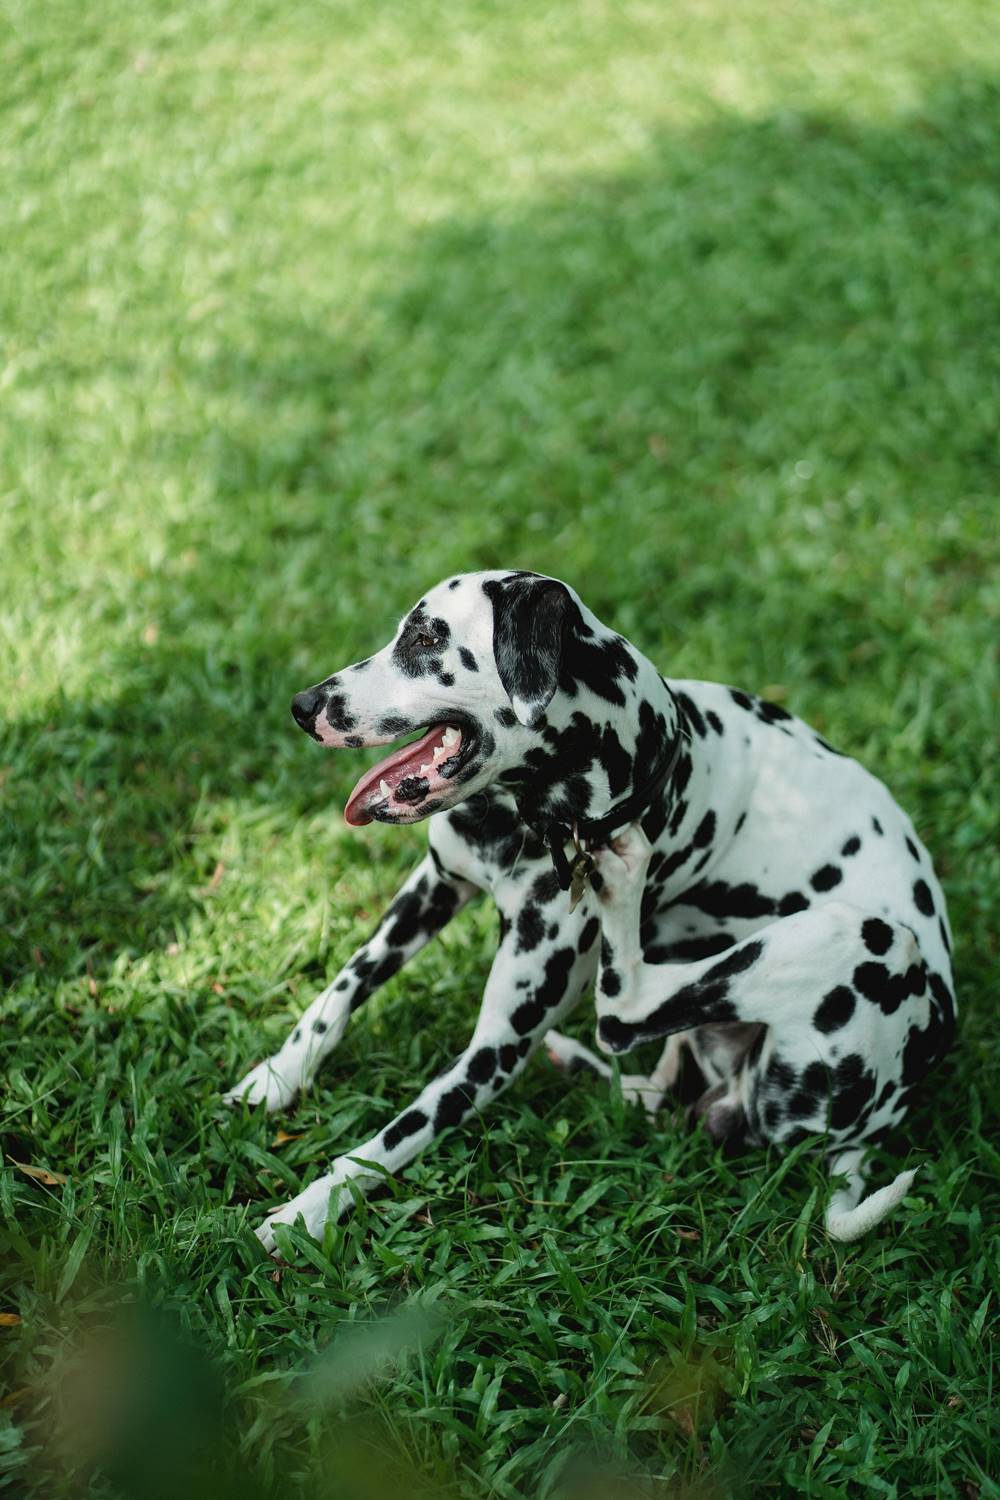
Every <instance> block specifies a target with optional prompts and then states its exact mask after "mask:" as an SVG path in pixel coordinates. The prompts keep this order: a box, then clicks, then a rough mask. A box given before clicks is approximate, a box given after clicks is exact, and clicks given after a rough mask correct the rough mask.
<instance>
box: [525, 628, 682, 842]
mask: <svg viewBox="0 0 1000 1500" xmlns="http://www.w3.org/2000/svg"><path fill="white" fill-rule="evenodd" d="M581 619H582V622H583V626H584V629H585V631H586V632H589V633H588V634H587V635H586V637H585V639H586V642H587V644H588V645H590V646H593V645H595V644H596V645H603V644H604V643H605V642H607V643H613V647H612V649H614V650H615V651H617V652H619V653H624V655H625V656H626V657H627V658H628V661H629V662H630V663H631V666H630V667H629V669H628V674H626V673H624V672H619V673H615V674H613V675H609V679H608V684H607V689H606V691H607V692H608V693H610V694H611V695H612V697H614V696H620V697H623V698H624V700H625V701H624V703H622V702H615V701H612V698H606V697H604V696H602V694H601V693H599V692H596V691H594V690H593V688H590V687H588V686H587V685H586V683H585V682H574V681H573V679H572V677H571V676H568V677H567V680H566V683H565V684H561V685H560V688H559V689H558V690H557V692H556V694H555V696H554V697H553V699H552V701H551V702H550V704H549V706H548V708H547V709H546V712H545V717H544V720H543V722H542V723H541V724H540V725H539V732H540V734H541V736H542V738H543V745H542V746H541V747H540V748H539V749H538V750H532V751H529V752H528V753H527V755H526V757H525V761H524V763H523V764H522V765H521V766H518V767H516V768H515V769H514V770H513V771H511V772H508V773H506V774H505V775H504V777H503V778H502V779H503V781H504V783H505V784H506V785H507V786H509V787H510V788H511V790H512V791H513V792H514V795H515V798H516V800H517V804H518V808H519V810H520V812H521V815H522V817H523V818H524V819H525V821H526V822H528V823H530V824H531V825H532V826H533V827H535V828H538V829H539V830H544V829H546V828H547V827H549V826H550V825H553V824H557V825H563V826H564V827H565V828H569V829H572V828H573V827H574V825H578V826H580V827H581V828H583V829H586V826H587V824H594V823H599V822H601V821H602V820H604V819H606V818H607V817H608V815H609V814H613V813H614V811H615V810H616V809H617V808H619V807H622V808H623V809H624V810H625V812H624V816H623V818H622V820H621V823H620V824H615V825H614V826H615V827H623V826H625V824H627V823H629V822H631V821H632V820H633V819H634V818H636V817H638V816H639V815H640V813H641V811H643V810H644V809H645V807H646V806H648V805H649V804H650V803H651V802H652V801H653V800H654V799H655V798H657V797H659V796H662V795H664V793H665V791H667V792H668V791H669V780H670V777H669V775H668V776H666V777H664V776H663V774H662V773H663V772H664V770H667V771H668V772H669V771H671V770H672V769H673V768H674V767H676V766H677V764H678V758H679V757H678V758H675V759H674V760H673V765H671V757H672V756H674V753H675V751H678V752H679V751H680V750H682V749H683V748H685V747H683V746H679V742H678V736H679V735H683V736H684V737H685V739H686V730H685V724H684V716H683V713H682V711H681V707H680V705H679V703H678V702H677V699H676V697H675V696H674V694H673V693H672V692H671V690H670V688H669V687H668V686H667V684H666V683H665V682H664V680H663V678H662V677H661V676H660V674H659V672H658V671H657V670H656V668H655V667H654V666H653V663H652V662H651V661H650V660H649V659H648V657H645V656H643V654H642V652H641V651H638V650H637V649H636V648H635V647H634V646H633V645H632V644H631V643H630V642H628V641H625V640H624V639H623V637H621V636H618V635H616V634H615V633H614V632H613V631H611V630H609V629H608V628H607V626H605V625H602V624H601V622H600V621H599V620H598V619H597V618H596V616H594V615H592V614H591V613H590V611H589V610H587V609H586V608H585V607H582V608H581ZM633 670H634V676H630V675H629V674H631V672H632V671H633ZM574 689H575V690H574ZM665 782H666V784H667V785H666V786H665V785H664V783H665ZM647 794H648V795H647Z"/></svg>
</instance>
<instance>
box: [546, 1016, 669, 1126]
mask: <svg viewBox="0 0 1000 1500" xmlns="http://www.w3.org/2000/svg"><path fill="white" fill-rule="evenodd" d="M544 1045H545V1050H546V1052H547V1053H548V1055H549V1061H550V1062H552V1063H553V1064H554V1066H555V1067H557V1068H563V1069H565V1071H566V1072H567V1073H570V1074H573V1073H581V1072H588V1073H596V1074H597V1076H598V1077H599V1078H603V1079H605V1080H607V1082H609V1083H610V1081H611V1079H612V1078H613V1077H614V1070H613V1069H612V1068H611V1066H610V1065H609V1064H608V1063H606V1062H605V1061H604V1059H603V1058H602V1057H598V1056H597V1053H596V1052H591V1050H590V1048H589V1047H585V1046H584V1045H583V1043H582V1042H577V1041H574V1039H573V1038H572V1037H568V1036H563V1034H562V1032H561V1031H550V1032H547V1033H546V1036H545V1043H544ZM685 1045H686V1043H685V1039H684V1036H683V1035H682V1034H681V1033H679V1032H678V1033H677V1034H676V1035H675V1036H671V1037H668V1038H667V1043H666V1046H665V1047H664V1049H663V1052H662V1053H661V1054H660V1060H659V1062H658V1063H657V1064H656V1067H655V1068H654V1069H653V1071H652V1073H650V1074H649V1076H648V1077H647V1076H646V1075H645V1074H644V1073H623V1074H622V1075H621V1078H620V1083H621V1091H622V1098H623V1099H625V1100H626V1101H627V1102H628V1103H629V1104H641V1105H642V1107H643V1109H645V1110H646V1112H647V1114H650V1115H655V1114H656V1112H657V1110H659V1109H660V1108H662V1105H663V1101H664V1099H665V1097H666V1095H667V1094H668V1093H669V1092H670V1090H671V1089H672V1088H673V1087H674V1085H675V1084H676V1082H677V1079H678V1077H679V1074H680V1069H681V1061H682V1056H683V1051H684V1047H685Z"/></svg>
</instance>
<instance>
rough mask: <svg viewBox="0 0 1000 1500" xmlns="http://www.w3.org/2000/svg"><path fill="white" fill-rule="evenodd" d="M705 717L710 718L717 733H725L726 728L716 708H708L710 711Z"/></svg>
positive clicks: (709, 720)
mask: <svg viewBox="0 0 1000 1500" xmlns="http://www.w3.org/2000/svg"><path fill="white" fill-rule="evenodd" d="M705 718H706V719H707V720H708V722H709V724H711V726H712V728H713V729H714V730H715V732H716V734H724V733H725V730H724V729H723V727H722V720H721V719H720V718H719V715H718V714H717V713H716V712H715V710H714V708H710V709H709V710H708V712H707V713H706V715H705Z"/></svg>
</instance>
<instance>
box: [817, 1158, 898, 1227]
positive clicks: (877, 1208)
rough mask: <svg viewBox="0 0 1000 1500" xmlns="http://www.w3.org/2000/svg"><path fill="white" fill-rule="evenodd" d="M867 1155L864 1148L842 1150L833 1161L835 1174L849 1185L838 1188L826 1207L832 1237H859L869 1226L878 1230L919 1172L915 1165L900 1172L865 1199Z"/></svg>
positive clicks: (833, 1173)
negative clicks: (865, 1160)
mask: <svg viewBox="0 0 1000 1500" xmlns="http://www.w3.org/2000/svg"><path fill="white" fill-rule="evenodd" d="M864 1154H865V1153H864V1151H863V1150H853V1149H852V1150H850V1151H842V1152H840V1154H839V1155H838V1156H835V1157H833V1158H832V1160H831V1162H830V1172H831V1175H832V1176H835V1177H837V1176H844V1177H846V1178H847V1186H846V1187H844V1188H838V1189H837V1191H836V1192H835V1193H834V1194H833V1196H832V1197H831V1199H830V1203H829V1206H828V1208H827V1210H826V1232H827V1234H828V1235H829V1236H830V1238H831V1239H832V1240H843V1241H848V1240H858V1239H860V1238H861V1236H862V1235H863V1234H867V1233H868V1231H869V1229H874V1228H875V1225H876V1224H880V1223H881V1222H882V1220H883V1219H884V1218H885V1216H886V1215H887V1214H890V1213H891V1212H892V1210H893V1209H894V1208H895V1207H896V1205H897V1204H898V1203H901V1202H902V1201H903V1199H904V1198H905V1197H906V1195H907V1193H908V1192H909V1191H910V1183H911V1182H912V1181H913V1179H914V1177H915V1176H916V1175H917V1173H916V1168H915V1167H914V1168H913V1169H911V1170H910V1171H908V1172H900V1174H899V1176H898V1177H895V1178H894V1179H893V1181H892V1182H890V1183H889V1185H888V1186H887V1187H881V1188H877V1189H876V1191H875V1192H874V1193H869V1194H868V1197H867V1198H861V1194H862V1193H863V1192H864V1187H865V1179H864V1175H863V1173H862V1171H861V1163H862V1161H863V1160H864ZM859 1198H861V1201H860V1203H859V1202H858V1199H859Z"/></svg>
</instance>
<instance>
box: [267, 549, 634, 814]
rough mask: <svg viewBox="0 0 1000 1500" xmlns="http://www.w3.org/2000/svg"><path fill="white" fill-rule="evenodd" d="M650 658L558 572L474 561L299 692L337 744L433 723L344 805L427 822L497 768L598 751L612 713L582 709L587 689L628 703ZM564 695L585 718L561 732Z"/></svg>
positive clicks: (309, 728) (302, 705)
mask: <svg viewBox="0 0 1000 1500" xmlns="http://www.w3.org/2000/svg"><path fill="white" fill-rule="evenodd" d="M638 660H639V658H638V653H635V652H633V651H632V650H631V648H630V647H629V646H628V644H627V643H626V642H625V641H623V640H622V638H621V637H620V636H616V635H614V634H613V633H612V632H610V631H607V630H606V629H605V628H604V627H603V626H601V625H600V623H599V622H598V621H597V620H596V619H595V618H594V616H592V615H591V614H590V613H589V611H586V610H584V608H583V606H582V605H581V603H580V600H579V599H578V597H577V595H576V594H575V593H574V592H573V590H572V589H570V588H569V587H567V585H566V584H564V583H560V582H559V580H558V579H555V578H546V577H543V576H542V575H540V574H537V573H514V572H491V573H466V574H462V575H461V576H459V577H457V578H452V579H449V580H446V581H445V582H444V583H440V584H438V585H437V586H436V587H435V588H433V589H431V591H430V592H429V593H428V594H426V595H425V597H424V598H423V599H421V600H420V602H419V604H417V605H416V606H415V607H414V608H413V609H411V610H410V612H409V614H407V615H406V616H405V618H404V619H403V620H402V621H401V623H400V625H399V628H398V629H397V631H396V634H395V636H394V637H393V639H392V640H391V641H390V642H389V644H388V645H387V646H385V647H383V649H382V650H381V651H379V652H378V653H377V654H376V655H375V656H370V657H366V658H365V659H364V660H363V661H359V662H355V663H354V665H353V666H350V667H347V668H345V669H344V670H343V671H340V672H337V673H335V674H334V676H332V677H328V678H326V679H325V681H323V682H320V683H318V684H317V685H316V686H315V687H311V688H307V689H306V690H305V691H304V692H302V693H299V694H298V695H297V697H296V698H295V699H294V700H293V702H292V713H293V714H294V716H295V719H296V722H297V723H298V724H299V725H300V726H301V727H302V728H303V729H304V730H305V731H306V732H307V733H308V734H311V735H312V736H313V738H314V739H316V740H318V741H319V742H320V743H321V744H323V745H331V746H337V747H343V746H346V747H349V748H360V747H361V746H366V745H385V744H389V743H390V742H391V741H393V740H395V739H397V738H399V736H400V735H403V734H409V733H412V731H413V730H416V729H420V730H422V733H421V734H420V735H419V737H418V738H417V739H415V740H412V741H411V742H410V743H408V744H406V745H404V746H403V747H402V748H401V749H399V750H395V751H393V753H392V754H391V755H389V756H387V757H386V758H385V759H384V760H382V761H380V762H379V764H378V765H377V766H375V767H374V768H373V769H372V770H370V771H368V772H366V774H365V775H364V776H362V778H361V780H360V781H359V782H358V783H357V785H356V786H355V788H354V790H353V792H352V793H351V795H350V797H349V798H348V801H347V806H346V808H345V812H344V816H345V817H346V819H347V821H348V822H349V823H352V824H355V825H361V824H364V823H369V822H371V821H372V820H373V819H377V820H378V821H380V822H383V823H414V822H416V821H418V820H419V819H420V818H425V817H427V816H428V815H429V814H430V813H433V812H439V811H441V810H443V809H445V808H449V807H453V806H455V804H456V803H458V802H461V801H463V800H464V799H465V798H466V797H469V796H471V795H472V794H473V793H474V792H477V791H480V790H481V789H482V788H483V787H485V786H487V785H489V783H490V782H493V781H503V782H505V783H507V784H511V785H516V784H518V783H521V784H523V783H524V782H525V780H526V779H529V778H531V777H536V778H537V777H540V776H542V775H544V772H545V768H546V766H548V765H549V764H551V763H554V762H555V761H556V760H559V761H560V765H561V767H562V768H563V769H566V768H567V767H568V766H570V768H574V767H573V766H571V763H574V765H575V763H576V762H580V760H581V756H585V757H586V759H587V764H588V765H589V764H590V762H591V761H592V760H593V759H594V757H595V756H597V755H598V754H599V752H600V744H601V735H602V730H603V728H604V726H603V725H602V724H601V723H600V722H597V723H595V722H594V721H593V719H592V717H588V716H586V715H585V714H581V712H580V711H579V709H580V707H581V705H582V704H583V700H584V698H592V699H594V700H595V701H597V702H599V703H601V704H603V709H604V713H605V717H606V715H607V712H609V711H610V709H611V707H612V705H622V706H624V705H625V703H626V696H625V690H626V689H628V687H629V685H630V684H631V683H632V682H634V680H635V678H636V675H637V661H638ZM557 694H558V697H557ZM554 698H556V704H553V699H554ZM564 698H565V699H566V700H573V702H572V703H569V706H570V707H573V708H576V709H577V710H578V711H577V712H576V713H575V714H574V716H573V717H574V719H575V720H577V721H580V722H576V723H575V727H574V728H573V730H572V733H570V731H569V730H567V729H564V730H562V734H563V735H564V736H566V735H568V736H569V738H568V739H564V740H563V741H562V742H561V743H560V731H559V730H558V729H557V728H556V727H555V726H554V725H553V723H550V722H548V719H547V714H546V710H549V709H550V705H551V708H552V710H554V709H555V708H556V706H557V705H559V704H562V700H563V699H564ZM562 706H563V707H566V706H567V705H566V704H562ZM557 717H558V716H557ZM626 758H627V757H626ZM576 768H577V769H582V766H580V767H576Z"/></svg>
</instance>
